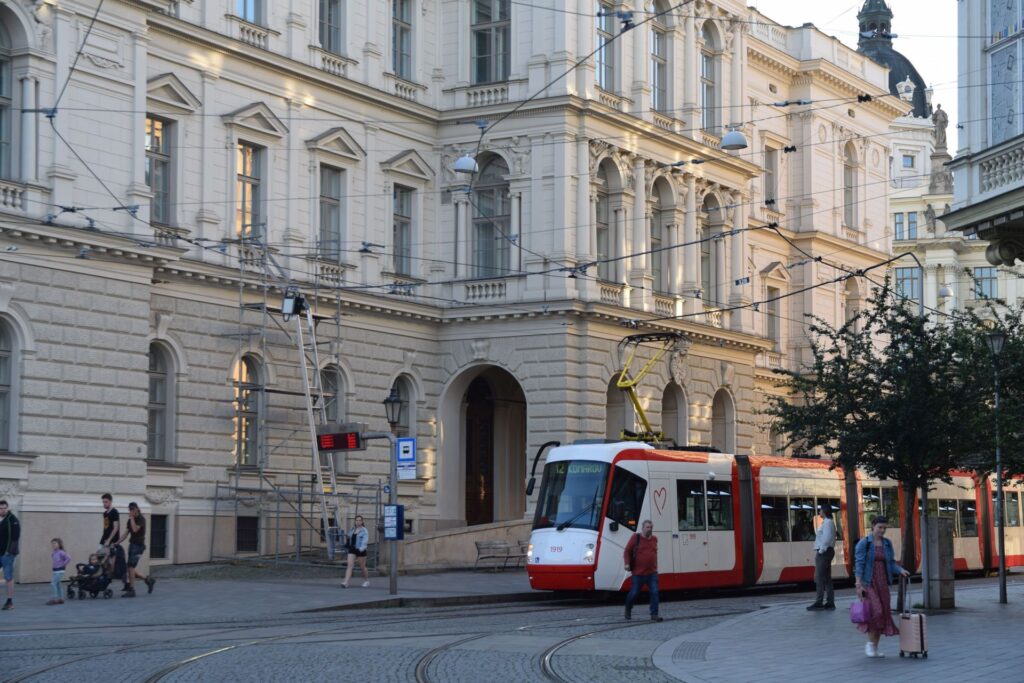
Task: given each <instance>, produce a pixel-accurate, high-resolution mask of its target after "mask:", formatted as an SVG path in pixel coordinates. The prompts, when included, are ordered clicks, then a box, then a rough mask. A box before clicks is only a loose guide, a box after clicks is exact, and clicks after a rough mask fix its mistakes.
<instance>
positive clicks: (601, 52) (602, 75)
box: [594, 2, 615, 92]
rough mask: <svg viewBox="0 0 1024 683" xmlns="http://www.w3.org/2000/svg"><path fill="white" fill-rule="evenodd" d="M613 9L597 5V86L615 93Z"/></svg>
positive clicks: (609, 6)
mask: <svg viewBox="0 0 1024 683" xmlns="http://www.w3.org/2000/svg"><path fill="white" fill-rule="evenodd" d="M614 40H615V9H614V8H613V7H612V6H611V5H608V4H606V3H604V2H598V3H597V54H596V55H595V56H594V64H595V65H596V66H597V85H598V87H599V88H601V89H602V90H605V91H607V92H614V91H615V43H614Z"/></svg>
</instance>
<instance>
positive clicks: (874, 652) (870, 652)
mask: <svg viewBox="0 0 1024 683" xmlns="http://www.w3.org/2000/svg"><path fill="white" fill-rule="evenodd" d="M864 654H865V655H866V656H868V657H876V656H878V646H877V645H875V644H874V643H872V642H867V643H864Z"/></svg>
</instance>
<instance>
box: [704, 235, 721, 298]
mask: <svg viewBox="0 0 1024 683" xmlns="http://www.w3.org/2000/svg"><path fill="white" fill-rule="evenodd" d="M708 237H710V234H709V233H708V231H707V230H703V231H702V232H701V241H700V289H701V296H702V297H703V299H704V305H705V306H714V305H715V304H716V303H717V301H716V297H715V292H714V291H713V290H714V284H715V280H714V278H713V277H712V276H711V240H710V239H708Z"/></svg>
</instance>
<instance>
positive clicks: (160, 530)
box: [149, 515, 167, 560]
mask: <svg viewBox="0 0 1024 683" xmlns="http://www.w3.org/2000/svg"><path fill="white" fill-rule="evenodd" d="M149 559H151V560H166V559H167V515H150V516H149Z"/></svg>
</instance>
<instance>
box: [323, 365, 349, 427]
mask: <svg viewBox="0 0 1024 683" xmlns="http://www.w3.org/2000/svg"><path fill="white" fill-rule="evenodd" d="M320 388H321V389H322V390H323V392H324V413H325V415H326V417H327V421H328V422H330V423H339V422H345V420H346V418H347V414H348V411H347V410H346V408H347V405H346V401H345V392H346V388H345V378H344V376H343V375H342V374H341V370H339V369H338V368H337V367H335V366H333V365H328V366H327V367H326V368H324V369H323V370H321V371H320Z"/></svg>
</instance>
